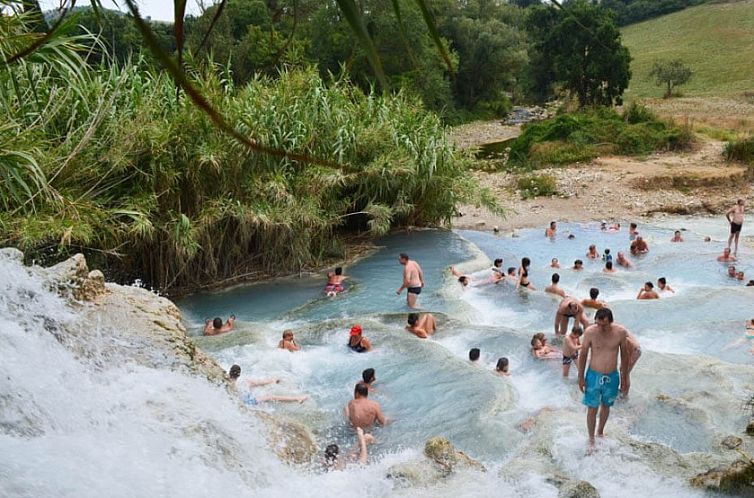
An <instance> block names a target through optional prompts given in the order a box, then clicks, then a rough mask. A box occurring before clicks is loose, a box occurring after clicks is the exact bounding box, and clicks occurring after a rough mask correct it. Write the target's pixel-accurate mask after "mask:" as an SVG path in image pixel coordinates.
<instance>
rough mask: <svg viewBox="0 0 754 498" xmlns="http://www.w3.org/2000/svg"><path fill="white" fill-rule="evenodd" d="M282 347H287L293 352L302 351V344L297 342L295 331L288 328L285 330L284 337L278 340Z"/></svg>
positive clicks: (279, 345)
mask: <svg viewBox="0 0 754 498" xmlns="http://www.w3.org/2000/svg"><path fill="white" fill-rule="evenodd" d="M278 347H279V348H280V349H287V350H288V351H290V352H291V353H293V352H294V351H301V346H299V345H298V343H297V342H296V338H295V337H294V336H293V331H292V330H290V329H288V330H286V331H284V332H283V338H282V339H281V340H280V342H278Z"/></svg>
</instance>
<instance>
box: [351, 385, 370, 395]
mask: <svg viewBox="0 0 754 498" xmlns="http://www.w3.org/2000/svg"><path fill="white" fill-rule="evenodd" d="M353 397H354V398H357V399H358V398H368V397H369V386H367V385H366V384H365V383H364V382H357V383H356V387H354V388H353Z"/></svg>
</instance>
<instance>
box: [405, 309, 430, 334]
mask: <svg viewBox="0 0 754 498" xmlns="http://www.w3.org/2000/svg"><path fill="white" fill-rule="evenodd" d="M406 330H408V331H409V332H411V333H412V334H414V335H415V336H416V337H419V338H421V339H426V338H427V337H429V336H431V335H432V334H434V333H435V331H436V330H437V323H436V322H435V317H434V316H432V313H423V314H421V315H420V314H419V313H409V314H408V325H406Z"/></svg>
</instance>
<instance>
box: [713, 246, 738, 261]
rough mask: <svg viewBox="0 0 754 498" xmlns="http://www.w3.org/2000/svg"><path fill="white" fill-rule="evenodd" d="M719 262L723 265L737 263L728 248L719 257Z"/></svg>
mask: <svg viewBox="0 0 754 498" xmlns="http://www.w3.org/2000/svg"><path fill="white" fill-rule="evenodd" d="M717 260H718V261H719V262H721V263H730V262H731V261H736V257H735V256H733V255H731V253H730V247H726V248H725V249H723V253H722V255H720V256H718V257H717Z"/></svg>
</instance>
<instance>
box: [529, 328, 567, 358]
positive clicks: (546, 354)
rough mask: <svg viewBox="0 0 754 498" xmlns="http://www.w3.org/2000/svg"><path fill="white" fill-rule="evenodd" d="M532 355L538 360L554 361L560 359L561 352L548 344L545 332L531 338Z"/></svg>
mask: <svg viewBox="0 0 754 498" xmlns="http://www.w3.org/2000/svg"><path fill="white" fill-rule="evenodd" d="M531 354H532V356H534V357H535V358H537V359H538V360H554V359H557V358H559V357H560V354H561V353H560V351H559V350H558V349H557V348H554V347H552V346H550V345H549V344H547V338H546V337H545V334H544V332H538V333H536V334H534V335H533V336H532V338H531Z"/></svg>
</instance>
